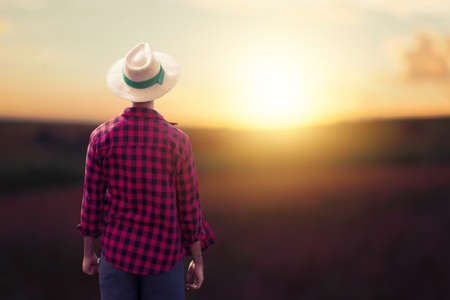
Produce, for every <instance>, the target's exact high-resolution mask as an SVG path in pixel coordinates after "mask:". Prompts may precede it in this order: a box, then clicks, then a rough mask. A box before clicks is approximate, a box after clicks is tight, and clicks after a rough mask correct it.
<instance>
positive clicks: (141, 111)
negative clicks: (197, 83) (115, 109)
mask: <svg viewBox="0 0 450 300" xmlns="http://www.w3.org/2000/svg"><path fill="white" fill-rule="evenodd" d="M173 124H175V123H171V122H168V121H166V120H165V119H164V118H163V117H162V115H161V114H159V113H158V112H157V111H156V110H154V109H151V108H144V107H134V106H131V107H127V108H125V109H124V110H123V112H122V113H121V114H120V115H118V116H117V117H115V118H113V119H111V120H108V121H106V122H104V123H102V124H100V125H99V126H98V127H97V128H95V129H94V130H93V131H92V133H91V135H90V138H89V144H88V148H87V154H86V165H85V179H84V186H83V197H82V202H81V216H80V221H81V222H80V223H79V224H77V225H76V227H77V230H78V232H79V233H80V234H81V235H82V236H91V237H94V238H97V237H99V236H100V241H101V250H102V251H103V253H104V255H105V258H106V260H107V261H108V262H110V263H111V264H113V265H114V266H116V267H118V268H120V269H122V270H124V271H127V272H130V273H133V274H143V275H146V274H158V273H161V272H165V271H168V270H169V269H171V268H172V267H173V266H174V265H175V264H176V263H177V262H179V261H180V260H181V259H183V258H185V257H189V256H191V255H192V254H191V253H190V249H189V245H190V244H191V243H193V242H195V241H197V240H200V241H201V245H202V249H203V250H206V249H207V248H208V247H209V246H210V245H212V244H213V243H214V242H215V239H216V238H215V235H214V233H213V231H212V230H211V228H210V226H209V224H208V223H207V222H206V219H205V217H204V215H203V213H202V211H201V209H200V201H199V189H198V177H197V173H196V168H195V163H194V156H193V152H192V146H191V142H190V139H189V136H188V135H187V134H186V133H185V132H183V131H182V130H180V129H179V128H176V127H174V126H173Z"/></svg>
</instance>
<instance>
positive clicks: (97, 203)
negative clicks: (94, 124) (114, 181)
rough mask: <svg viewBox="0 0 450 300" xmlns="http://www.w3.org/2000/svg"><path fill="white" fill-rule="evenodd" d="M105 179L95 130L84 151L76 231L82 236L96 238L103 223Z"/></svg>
mask: <svg viewBox="0 0 450 300" xmlns="http://www.w3.org/2000/svg"><path fill="white" fill-rule="evenodd" d="M106 187H107V180H106V176H105V173H104V170H103V168H102V164H101V158H100V155H99V151H98V144H97V139H96V134H95V132H92V133H91V136H90V138H89V144H88V148H87V153H86V164H85V172H84V184H83V194H82V201H81V214H80V223H79V224H77V226H76V227H77V231H78V232H79V233H80V235H82V236H91V237H93V238H97V237H99V236H100V234H101V227H102V225H103V205H104V204H103V199H104V197H105V194H106Z"/></svg>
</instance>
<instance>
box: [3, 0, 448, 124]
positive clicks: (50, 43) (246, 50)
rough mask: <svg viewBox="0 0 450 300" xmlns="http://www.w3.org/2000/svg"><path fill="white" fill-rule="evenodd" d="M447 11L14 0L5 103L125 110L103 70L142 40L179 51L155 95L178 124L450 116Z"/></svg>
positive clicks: (33, 114)
mask: <svg viewBox="0 0 450 300" xmlns="http://www.w3.org/2000/svg"><path fill="white" fill-rule="evenodd" d="M130 3H133V5H132V6H130ZM449 17H450V6H448V5H446V4H445V3H444V1H434V0H432V1H426V2H424V1H403V0H400V1H395V3H386V1H378V0H359V1H356V0H342V1H321V0H315V1H313V0H304V1H294V0H290V1H289V0H278V1H275V0H259V1H243V0H242V1H238V0H231V1H230V0H228V1H222V0H165V1H133V2H123V1H111V0H110V1H104V0H99V1H82V0H79V1H53V0H14V1H13V0H3V1H1V2H0V52H1V56H0V66H1V69H0V79H1V81H0V95H1V98H0V116H4V117H26V118H50V119H64V120H81V121H84V120H86V121H94V122H103V121H105V120H107V119H110V118H112V117H114V116H115V115H117V114H118V113H120V112H121V111H122V110H123V109H124V108H125V107H126V106H129V105H130V103H129V102H128V101H126V100H122V99H120V98H118V97H117V96H115V95H113V94H112V93H111V92H110V91H109V90H108V88H107V86H106V81H105V76H106V72H107V70H108V68H109V67H110V65H111V64H112V63H113V62H114V61H116V60H117V59H119V58H120V57H122V56H124V55H125V54H126V52H127V51H128V50H129V49H130V48H132V47H133V46H135V45H136V44H137V43H139V42H141V41H146V42H149V43H150V45H151V47H152V48H153V49H154V50H157V51H163V52H167V53H169V54H170V55H172V56H174V57H175V58H176V59H177V61H178V62H179V64H180V67H181V74H180V79H179V82H178V84H177V86H176V87H175V88H174V89H173V90H172V91H170V92H169V93H168V94H166V95H165V96H163V97H162V98H159V99H157V100H155V109H157V110H158V111H159V112H160V113H161V114H163V115H164V116H165V118H166V119H168V120H169V121H175V122H178V123H179V125H180V126H202V127H203V126H205V127H218V126H219V127H246V128H247V127H252V128H253V127H263V128H278V127H292V126H301V125H308V124H320V123H329V122H335V121H341V120H353V119H366V118H378V117H399V116H401V117H403V116H434V115H447V114H450V85H449V83H450V18H449Z"/></svg>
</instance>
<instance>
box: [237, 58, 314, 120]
mask: <svg viewBox="0 0 450 300" xmlns="http://www.w3.org/2000/svg"><path fill="white" fill-rule="evenodd" d="M249 70H253V72H254V73H253V74H249V78H248V79H250V81H249V82H248V85H247V86H246V92H245V96H246V103H247V106H246V111H247V115H248V117H249V122H250V123H252V125H253V126H257V127H269V128H274V127H277V128H279V127H291V126H294V125H297V124H299V123H301V122H302V117H303V116H304V114H306V113H308V111H309V109H308V101H310V99H308V98H309V97H308V91H307V89H306V87H305V80H304V78H302V76H301V74H300V73H299V72H298V71H296V70H294V69H293V67H292V66H289V65H288V64H286V63H284V64H280V63H277V62H275V63H273V64H270V65H266V66H263V65H259V66H258V67H257V68H249Z"/></svg>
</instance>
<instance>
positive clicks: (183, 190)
mask: <svg viewBox="0 0 450 300" xmlns="http://www.w3.org/2000/svg"><path fill="white" fill-rule="evenodd" d="M176 195H177V208H178V218H179V222H180V227H181V236H182V243H183V247H184V248H185V249H186V248H189V247H188V246H189V245H190V244H192V243H193V242H195V241H197V240H200V237H201V234H202V215H201V210H200V199H199V188H198V176H197V171H196V167H195V162H194V155H193V152H192V145H191V142H190V139H189V137H188V135H185V138H184V145H183V151H182V154H181V155H180V161H179V164H178V167H177V174H176Z"/></svg>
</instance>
